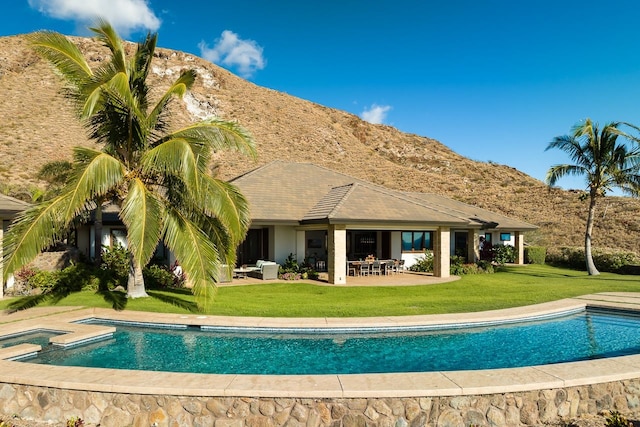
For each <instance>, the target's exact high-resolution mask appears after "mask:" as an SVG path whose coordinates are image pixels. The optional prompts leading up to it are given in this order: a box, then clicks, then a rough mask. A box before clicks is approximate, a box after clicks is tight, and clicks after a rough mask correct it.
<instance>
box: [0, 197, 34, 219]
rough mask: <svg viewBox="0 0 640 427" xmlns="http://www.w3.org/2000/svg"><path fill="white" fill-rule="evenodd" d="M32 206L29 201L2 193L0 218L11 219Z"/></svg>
mask: <svg viewBox="0 0 640 427" xmlns="http://www.w3.org/2000/svg"><path fill="white" fill-rule="evenodd" d="M30 206H31V205H30V204H29V203H27V202H23V201H22V200H18V199H16V198H13V197H10V196H5V195H4V194H0V218H3V219H11V218H13V217H15V216H16V215H17V214H19V213H20V212H22V211H24V210H26V209H27V208H28V207H30Z"/></svg>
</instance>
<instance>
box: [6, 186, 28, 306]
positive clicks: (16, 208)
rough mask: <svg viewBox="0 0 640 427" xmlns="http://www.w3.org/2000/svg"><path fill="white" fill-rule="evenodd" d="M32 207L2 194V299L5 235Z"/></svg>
mask: <svg viewBox="0 0 640 427" xmlns="http://www.w3.org/2000/svg"><path fill="white" fill-rule="evenodd" d="M29 206H31V205H30V204H29V203H27V202H23V201H22V200H18V199H14V198H13V197H9V196H5V195H3V194H0V221H1V222H2V227H0V285H1V286H0V298H2V297H3V296H4V286H5V282H4V268H3V261H2V259H3V253H4V250H3V248H4V233H5V232H6V231H7V230H8V229H9V224H11V222H12V221H13V220H14V219H15V218H16V217H17V216H18V214H19V213H20V212H22V211H24V210H26V209H27V208H28V207H29Z"/></svg>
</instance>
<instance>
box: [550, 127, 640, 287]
mask: <svg viewBox="0 0 640 427" xmlns="http://www.w3.org/2000/svg"><path fill="white" fill-rule="evenodd" d="M623 125H626V126H629V127H631V128H633V129H635V130H638V128H637V127H635V126H633V125H630V124H628V123H622V122H611V123H607V124H606V125H605V126H604V127H603V128H599V127H598V124H597V123H593V122H592V121H591V119H586V120H585V121H584V122H579V123H577V124H576V125H574V127H573V129H572V133H571V135H563V136H557V137H555V138H553V141H551V142H550V143H549V145H548V146H547V148H546V149H547V150H550V149H552V148H557V149H560V150H562V151H564V152H566V153H567V154H568V155H569V157H570V159H571V160H572V161H573V162H574V164H564V165H554V166H552V167H551V168H550V169H549V170H548V171H547V176H546V179H545V180H546V182H547V184H548V185H549V186H550V187H551V186H553V185H554V184H555V183H556V182H557V181H558V180H559V179H560V178H562V177H564V176H567V175H573V176H580V175H583V176H585V181H586V185H587V189H588V195H587V196H586V197H588V199H589V213H588V216H587V227H586V232H585V236H584V253H585V262H586V265H587V272H588V273H589V275H597V274H600V273H599V272H598V269H597V268H596V266H595V264H594V263H593V256H592V254H591V237H592V232H593V224H594V219H595V211H596V201H597V200H598V198H599V197H604V196H605V194H606V193H607V192H609V191H611V190H612V189H613V188H619V189H621V190H622V192H623V193H625V194H628V195H637V189H638V188H640V187H639V186H640V150H638V148H637V147H631V148H630V147H628V146H627V144H625V143H624V142H620V141H618V137H619V136H622V137H624V138H627V139H629V140H632V141H635V142H637V141H638V140H637V138H635V137H633V136H631V135H629V134H627V133H625V132H623V131H622V130H620V128H621V126H623Z"/></svg>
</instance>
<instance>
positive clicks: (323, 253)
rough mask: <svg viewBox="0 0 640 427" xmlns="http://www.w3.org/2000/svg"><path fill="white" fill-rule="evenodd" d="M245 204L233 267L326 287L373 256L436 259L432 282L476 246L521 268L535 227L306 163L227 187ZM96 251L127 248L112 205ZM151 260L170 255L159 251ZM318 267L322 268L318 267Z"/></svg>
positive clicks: (90, 242)
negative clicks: (306, 277)
mask: <svg viewBox="0 0 640 427" xmlns="http://www.w3.org/2000/svg"><path fill="white" fill-rule="evenodd" d="M230 182H231V183H232V184H234V185H236V186H237V187H238V188H239V189H240V191H241V192H242V193H243V194H244V195H245V197H246V198H247V199H248V201H249V205H250V210H251V227H250V229H249V231H248V233H247V237H246V238H245V240H244V242H243V243H242V244H240V246H239V247H238V251H237V264H238V265H244V264H255V263H256V262H257V261H258V260H271V261H276V262H277V263H279V264H281V265H282V264H283V263H284V262H285V261H286V259H287V258H288V257H289V256H293V257H294V258H295V259H296V260H297V262H298V263H303V262H305V261H306V262H310V263H311V264H315V265H322V266H324V267H326V269H327V271H328V277H329V282H330V283H335V284H344V283H347V273H348V269H347V261H348V260H358V259H362V258H365V257H366V256H368V255H371V254H373V255H375V256H377V257H378V258H381V259H400V260H404V263H405V267H406V268H408V267H410V266H411V265H413V264H414V263H415V262H416V260H418V259H419V258H421V257H422V256H423V254H424V250H425V249H431V250H433V252H434V275H435V276H438V277H448V276H449V260H450V256H451V255H453V254H456V255H461V256H464V257H465V258H466V259H467V260H469V261H475V260H478V259H479V256H480V254H479V249H478V247H479V245H478V244H479V239H480V236H484V237H485V239H486V240H487V241H488V242H490V243H492V244H498V243H501V244H508V245H512V246H514V247H515V248H516V249H517V259H516V262H517V263H520V264H522V263H523V262H524V247H523V243H524V239H523V236H524V233H525V232H526V231H531V230H535V229H537V227H536V226H534V225H531V224H528V223H526V222H523V221H519V220H515V219H512V218H509V217H506V216H504V215H500V214H498V213H495V212H491V211H488V210H486V209H481V208H478V207H475V206H471V205H468V204H466V203H462V202H458V201H456V200H453V199H450V198H447V197H444V196H439V195H436V194H427V193H409V192H402V191H397V190H391V189H388V188H385V187H382V186H380V185H376V184H372V183H370V182H367V181H364V180H361V179H358V178H354V177H352V176H349V175H346V174H343V173H340V172H336V171H333V170H330V169H328V168H325V167H322V166H318V165H315V164H311V163H295V162H285V161H274V162H272V163H268V164H266V165H264V166H261V167H259V168H257V169H254V170H252V171H250V172H247V173H245V174H243V175H240V176H238V177H236V178H234V179H232V180H231V181H230ZM88 225H89V226H88V227H80V228H79V229H78V230H77V235H76V241H77V244H78V248H79V249H80V251H81V252H83V253H84V254H85V255H86V256H88V257H90V258H92V257H93V256H94V254H95V241H96V239H95V233H94V227H93V225H92V222H91V221H90V223H89V224H88ZM100 240H101V244H102V245H103V246H107V247H108V246H112V245H114V244H116V243H120V244H121V245H123V246H125V247H126V229H125V227H124V225H123V224H122V222H121V221H120V219H119V218H118V208H117V207H116V206H115V205H110V206H106V207H105V208H104V209H103V233H102V239H100ZM156 258H158V260H159V261H161V262H164V263H166V264H170V263H172V262H173V256H172V254H171V253H170V252H169V251H168V250H167V249H166V248H164V247H163V246H162V245H160V246H159V248H158V250H157V252H156ZM318 262H319V263H318Z"/></svg>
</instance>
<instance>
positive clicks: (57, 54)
mask: <svg viewBox="0 0 640 427" xmlns="http://www.w3.org/2000/svg"><path fill="white" fill-rule="evenodd" d="M27 40H28V41H29V43H30V44H31V46H32V47H33V49H34V50H35V51H36V53H38V55H40V56H41V57H43V58H44V59H46V60H47V61H49V62H50V63H51V64H52V65H53V66H54V67H55V68H56V70H58V72H59V73H60V74H62V76H63V77H64V78H65V80H67V81H68V82H70V83H71V84H72V85H73V86H74V87H81V86H82V85H83V84H84V83H85V82H86V81H88V80H89V78H90V77H91V75H92V71H91V68H90V67H89V64H88V63H87V61H86V59H85V58H84V56H83V55H82V52H80V49H79V48H78V47H77V46H76V45H75V44H73V43H71V41H70V40H69V39H67V38H66V37H65V36H63V35H62V34H59V33H56V32H54V31H38V32H35V33H33V34H30V35H28V36H27Z"/></svg>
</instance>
